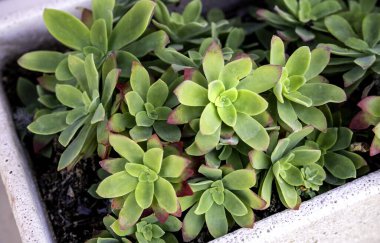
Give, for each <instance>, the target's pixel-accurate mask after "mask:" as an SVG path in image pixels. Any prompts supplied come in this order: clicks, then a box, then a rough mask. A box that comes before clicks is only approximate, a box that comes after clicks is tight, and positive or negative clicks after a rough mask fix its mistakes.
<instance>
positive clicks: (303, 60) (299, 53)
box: [285, 46, 311, 76]
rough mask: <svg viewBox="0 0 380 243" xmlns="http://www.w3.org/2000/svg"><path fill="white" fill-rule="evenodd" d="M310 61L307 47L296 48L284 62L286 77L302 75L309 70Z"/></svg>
mask: <svg viewBox="0 0 380 243" xmlns="http://www.w3.org/2000/svg"><path fill="white" fill-rule="evenodd" d="M310 59H311V53H310V49H309V47H307V46H302V47H300V48H298V49H297V50H296V51H295V52H293V54H292V55H291V56H290V57H289V59H288V61H287V62H286V65H285V68H286V70H287V71H288V75H289V76H293V75H304V74H305V73H306V72H307V70H308V69H309V66H310Z"/></svg>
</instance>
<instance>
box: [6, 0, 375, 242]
mask: <svg viewBox="0 0 380 243" xmlns="http://www.w3.org/2000/svg"><path fill="white" fill-rule="evenodd" d="M88 5H89V0H33V1H30V2H29V1H23V0H9V1H2V2H0V9H1V10H0V72H1V70H2V67H3V64H4V63H5V62H6V60H7V59H8V58H10V57H15V56H16V55H19V54H21V53H23V52H26V51H28V50H31V49H33V48H36V47H37V46H38V45H39V44H41V43H43V42H45V41H48V40H50V36H49V35H48V34H47V32H46V30H45V28H44V25H43V22H42V17H41V16H42V10H43V8H45V7H49V8H57V9H63V10H68V11H71V12H74V13H76V14H78V13H79V11H78V8H77V7H83V6H88ZM15 9H17V11H15ZM5 10H6V11H5ZM0 75H1V73H0ZM15 81H16V80H15ZM0 131H1V135H0V174H1V178H2V180H3V183H4V185H5V187H6V190H7V194H8V198H9V202H10V204H11V207H12V210H13V214H14V217H15V220H16V223H17V226H18V229H19V232H20V235H21V239H22V241H23V242H25V243H30V242H38V243H50V242H54V239H53V238H54V237H53V233H52V232H53V231H52V230H51V228H50V225H49V221H48V219H47V218H46V212H45V209H44V205H43V202H42V201H41V200H40V197H39V193H38V190H37V186H36V183H35V180H34V178H33V177H32V173H31V171H30V167H29V163H28V161H29V159H28V156H27V154H26V152H25V151H24V149H23V148H22V146H21V144H20V141H19V139H18V137H17V134H16V132H15V129H14V125H13V122H12V115H11V112H10V109H9V105H8V101H7V98H6V96H5V94H4V91H3V89H2V88H1V89H0ZM379 229H380V171H377V172H374V173H372V174H370V175H367V176H364V177H362V178H360V179H358V180H355V181H354V182H351V183H348V184H346V185H344V186H342V187H339V188H337V189H335V190H332V191H329V192H327V193H325V194H322V195H320V196H317V197H315V198H314V199H312V200H310V201H307V202H305V203H303V204H302V205H301V208H300V210H297V211H294V210H286V211H284V212H282V213H278V214H276V215H273V216H271V217H268V218H266V219H264V220H262V221H260V222H258V223H256V225H255V227H254V229H240V230H237V231H235V232H232V233H230V234H228V235H226V236H224V237H222V238H220V239H217V240H215V241H213V242H380V232H379V231H378V230H379Z"/></svg>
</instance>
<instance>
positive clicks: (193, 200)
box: [180, 165, 265, 242]
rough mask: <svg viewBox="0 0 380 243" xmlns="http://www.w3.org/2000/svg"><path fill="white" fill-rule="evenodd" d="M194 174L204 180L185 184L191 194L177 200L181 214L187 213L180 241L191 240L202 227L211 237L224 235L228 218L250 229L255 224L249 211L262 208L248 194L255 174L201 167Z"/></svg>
mask: <svg viewBox="0 0 380 243" xmlns="http://www.w3.org/2000/svg"><path fill="white" fill-rule="evenodd" d="M198 172H199V173H201V174H202V175H204V176H205V177H202V178H197V179H194V180H193V181H192V182H190V183H189V185H190V187H191V189H192V190H193V192H194V194H193V195H191V196H186V197H181V198H180V204H181V209H182V211H185V210H187V209H189V211H188V212H187V213H186V216H185V218H184V220H183V227H182V236H183V240H184V241H185V242H188V241H191V240H192V239H194V238H195V237H196V236H197V235H198V234H199V232H200V231H201V229H202V228H203V225H204V224H205V223H206V226H207V229H208V231H209V232H210V234H211V235H212V236H213V237H215V238H217V237H220V236H222V235H224V234H226V233H227V231H228V228H229V223H228V222H229V220H228V219H229V218H230V216H231V217H232V219H233V221H234V222H236V223H237V224H238V225H240V226H241V227H246V228H251V227H252V225H253V223H254V220H255V216H254V214H253V210H252V209H262V208H263V206H264V205H265V202H264V201H263V200H262V199H261V198H260V197H258V196H257V195H256V194H255V193H254V192H253V191H251V190H250V188H251V187H253V186H254V185H255V184H256V174H255V171H254V170H248V169H241V170H232V169H230V168H224V169H216V168H211V167H207V166H205V165H201V167H200V168H199V170H198ZM232 219H231V220H232Z"/></svg>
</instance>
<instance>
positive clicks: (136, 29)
mask: <svg viewBox="0 0 380 243" xmlns="http://www.w3.org/2000/svg"><path fill="white" fill-rule="evenodd" d="M155 6H156V4H155V3H154V2H153V1H149V0H143V1H138V2H137V3H136V4H135V5H134V6H133V7H132V8H131V9H130V10H129V11H128V12H127V13H126V14H125V15H124V16H123V17H121V19H120V20H119V22H118V23H117V25H116V26H115V28H114V30H113V31H112V34H111V37H110V43H109V46H110V48H111V49H114V50H117V49H120V48H122V47H124V46H126V45H128V44H129V43H131V42H132V41H134V40H136V39H137V38H139V37H140V36H141V35H142V34H143V33H144V32H145V29H146V28H147V27H148V25H149V23H150V19H151V18H152V15H153V11H154V7H155Z"/></svg>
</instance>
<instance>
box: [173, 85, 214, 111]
mask: <svg viewBox="0 0 380 243" xmlns="http://www.w3.org/2000/svg"><path fill="white" fill-rule="evenodd" d="M174 93H175V94H176V96H177V98H178V100H179V102H181V104H183V105H187V106H206V105H207V104H208V103H209V100H208V93H207V89H205V88H204V87H202V86H200V85H199V84H197V83H195V82H193V81H184V82H182V84H180V85H179V86H178V87H177V88H176V89H175V90H174Z"/></svg>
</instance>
